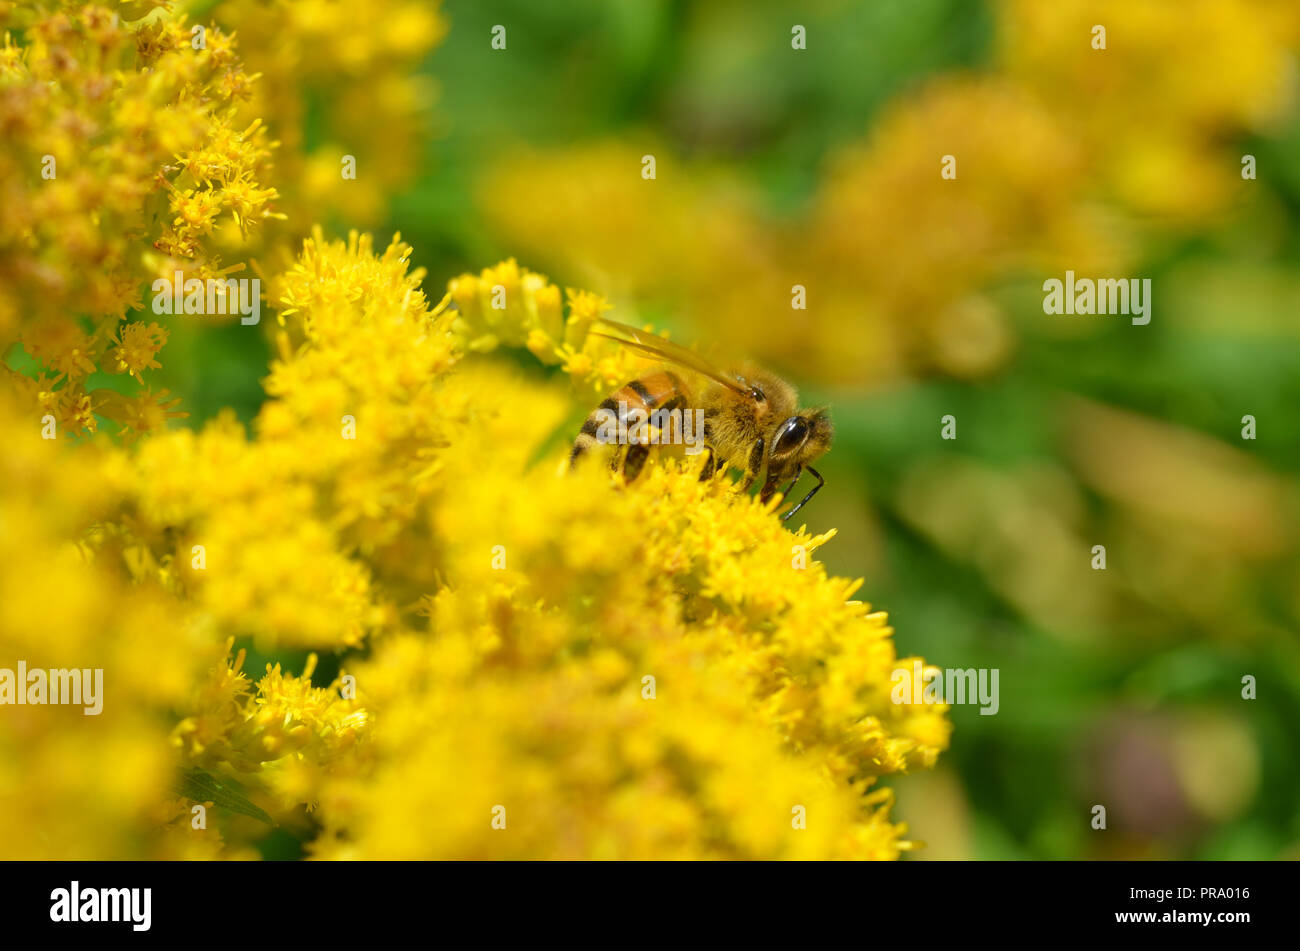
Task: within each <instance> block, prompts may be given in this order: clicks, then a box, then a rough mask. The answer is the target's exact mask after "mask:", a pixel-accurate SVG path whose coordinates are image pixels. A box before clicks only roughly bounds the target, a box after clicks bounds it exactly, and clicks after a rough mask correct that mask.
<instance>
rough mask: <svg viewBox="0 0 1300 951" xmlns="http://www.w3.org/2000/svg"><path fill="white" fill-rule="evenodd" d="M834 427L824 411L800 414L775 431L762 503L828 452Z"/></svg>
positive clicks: (806, 411)
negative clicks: (778, 487) (778, 485)
mask: <svg viewBox="0 0 1300 951" xmlns="http://www.w3.org/2000/svg"><path fill="white" fill-rule="evenodd" d="M833 435H834V427H832V425H831V417H830V413H829V412H828V411H827V409H826V408H825V407H821V408H819V409H807V410H800V411H799V412H798V413H796V414H795V415H794V416H791V417H789V418H788V419H786V420H784V421H783V422H782V423H781V424H780V425H779V426H777V427H776V432H775V433H774V434H773V436H772V445H771V448H770V449H769V450H768V457H767V479H766V481H765V482H764V483H763V492H762V496H761V497H762V499H763V500H764V501H767V500H768V499H769V498H771V497H772V494H773V493H774V492H775V491H776V487H777V484H778V483H781V482H786V481H788V480H790V479H793V478H794V477H795V476H796V475H797V474H798V473H799V470H800V469H801V468H802V467H803V466H806V465H808V464H809V463H810V462H813V461H814V460H816V459H817V458H819V457H820V456H822V455H824V454H825V452H826V450H828V449H830V448H831V437H832V436H833Z"/></svg>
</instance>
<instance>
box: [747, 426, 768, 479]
mask: <svg viewBox="0 0 1300 951" xmlns="http://www.w3.org/2000/svg"><path fill="white" fill-rule="evenodd" d="M765 448H767V446H766V443H764V442H763V437H762V436H759V437H758V442H756V443H754V448H753V449H751V450H749V462H748V463H746V465H745V487H744V490H743V491H745V492H748V491H749V490H750V489H751V488H753V486H754V480H755V479H757V478H758V470H759V469H761V468H763V450H764V449H765Z"/></svg>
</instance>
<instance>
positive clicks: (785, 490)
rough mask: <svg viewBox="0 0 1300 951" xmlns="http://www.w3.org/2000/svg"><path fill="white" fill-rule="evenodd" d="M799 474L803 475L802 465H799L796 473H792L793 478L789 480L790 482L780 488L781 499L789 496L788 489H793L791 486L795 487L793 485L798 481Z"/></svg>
mask: <svg viewBox="0 0 1300 951" xmlns="http://www.w3.org/2000/svg"><path fill="white" fill-rule="evenodd" d="M801 475H803V467H802V466H800V467H799V471H798V472H796V473H795V474H794V478H793V479H791V480H790V484H789V485H787V486H786V487H785V488H784V489H782V490H781V498H782V499H788V498H789V497H790V490H791V489H793V488H794V487H795V485H796V484H797V483H798V482H799V477H800V476H801Z"/></svg>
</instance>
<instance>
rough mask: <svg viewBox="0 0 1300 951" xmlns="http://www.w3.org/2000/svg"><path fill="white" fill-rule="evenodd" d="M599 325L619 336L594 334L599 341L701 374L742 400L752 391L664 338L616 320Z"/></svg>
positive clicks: (697, 355) (599, 321)
mask: <svg viewBox="0 0 1300 951" xmlns="http://www.w3.org/2000/svg"><path fill="white" fill-rule="evenodd" d="M596 322H597V323H598V324H599V325H600V326H601V327H603V328H606V329H609V330H613V331H616V334H607V333H601V332H600V331H597V330H593V331H591V334H592V335H593V336H596V337H604V338H605V339H606V340H613V341H614V342H615V343H620V344H622V345H623V346H625V347H629V348H631V349H632V350H636V351H638V352H639V353H644V354H648V355H650V356H652V357H656V358H658V359H660V360H667V361H668V362H669V363H676V364H677V365H678V366H683V367H686V368H687V369H688V370H694V371H695V372H696V373H702V374H703V375H704V376H707V377H708V378H709V379H710V380H713V381H714V382H716V383H721V384H722V385H723V386H725V387H727V389H729V390H732V391H733V392H736V393H739V394H741V395H742V396H748V395H749V389H748V388H747V387H745V386H742V385H741V384H740V383H738V382H737V381H736V380H735V379H734V378H733V377H729V376H727V374H726V373H724V372H722V371H721V370H719V369H717V368H716V367H714V366H713V365H711V364H710V363H709V362H708V361H707V360H705V359H704V357H702V356H700V355H699V354H698V353H696V352H695V351H694V350H688V349H686V348H685V347H683V346H682V345H681V344H679V343H673V342H672V341H671V340H665V339H664V338H663V337H657V336H655V335H654V334H652V333H648V332H646V331H644V330H638V329H637V328H636V327H632V326H630V325H628V324H620V323H619V322H618V321H617V320H609V319H608V318H605V317H597V318H596Z"/></svg>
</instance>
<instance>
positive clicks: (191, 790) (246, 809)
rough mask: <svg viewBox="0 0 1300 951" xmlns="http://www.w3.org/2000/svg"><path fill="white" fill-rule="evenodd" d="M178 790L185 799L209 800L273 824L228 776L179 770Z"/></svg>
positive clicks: (200, 771) (222, 806)
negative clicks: (219, 776)
mask: <svg viewBox="0 0 1300 951" xmlns="http://www.w3.org/2000/svg"><path fill="white" fill-rule="evenodd" d="M178 791H179V793H180V794H181V795H182V796H184V797H185V798H186V799H192V800H194V801H195V802H210V803H212V804H213V805H216V806H220V807H221V808H222V809H228V810H229V811H231V812H235V813H238V814H239V815H241V816H252V817H253V818H254V819H257V820H258V821H259V822H265V823H266V824H267V825H269V826H273V825H275V820H274V819H272V818H271V817H270V816H269V815H268V814H267V813H266V812H265V811H264V810H262V809H260V808H258V806H257V805H256V804H255V803H254V802H253V801H252V800H251V799H249V798H248V797H247V796H245V795H244V792H245V790H244V787H243V786H241V785H240V784H239V783H237V782H235V781H234V780H233V779H230V778H228V777H225V776H223V777H221V778H217V777H216V776H213V775H212V774H211V773H209V772H207V771H206V770H202V769H186V770H183V771H182V772H181V778H180V783H179V786H178Z"/></svg>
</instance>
